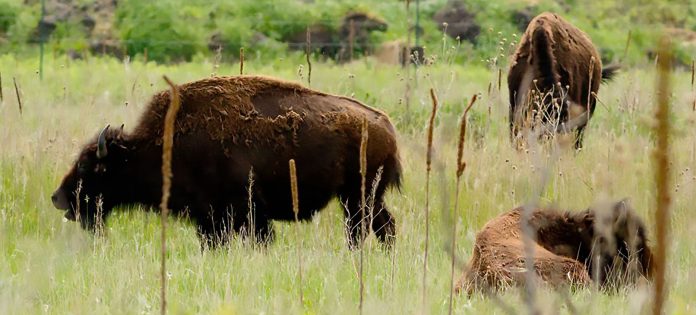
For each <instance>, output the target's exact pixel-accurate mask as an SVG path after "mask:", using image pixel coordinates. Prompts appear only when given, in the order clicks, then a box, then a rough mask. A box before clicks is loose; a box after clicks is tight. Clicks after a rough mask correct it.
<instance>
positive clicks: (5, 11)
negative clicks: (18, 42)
mask: <svg viewBox="0 0 696 315" xmlns="http://www.w3.org/2000/svg"><path fill="white" fill-rule="evenodd" d="M18 14H19V7H18V6H16V5H15V3H14V2H9V1H7V0H0V35H3V34H5V33H7V31H8V30H9V29H10V26H12V25H13V24H14V23H15V21H16V20H17V15H18Z"/></svg>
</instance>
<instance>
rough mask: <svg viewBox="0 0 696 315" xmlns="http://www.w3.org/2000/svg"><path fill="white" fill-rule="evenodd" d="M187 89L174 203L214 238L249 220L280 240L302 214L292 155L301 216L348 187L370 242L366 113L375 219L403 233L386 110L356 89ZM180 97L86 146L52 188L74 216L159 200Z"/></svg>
mask: <svg viewBox="0 0 696 315" xmlns="http://www.w3.org/2000/svg"><path fill="white" fill-rule="evenodd" d="M179 89H180V94H181V110H180V111H179V113H178V116H177V119H176V122H175V134H174V148H173V152H172V172H173V178H172V187H171V198H170V201H169V207H170V209H172V212H173V213H174V214H177V215H185V216H189V217H190V218H191V219H192V220H193V221H194V222H195V223H196V225H197V228H198V229H197V230H198V234H199V236H200V238H201V240H202V242H203V244H205V245H209V246H215V245H219V244H221V243H225V242H226V241H228V239H229V237H230V232H232V231H234V232H241V231H242V230H243V229H244V230H245V231H250V230H253V231H254V232H255V234H256V235H258V237H259V239H260V240H262V241H269V240H270V239H271V238H272V236H273V230H272V227H271V222H270V221H271V220H285V221H289V220H294V219H295V215H294V213H293V210H292V202H291V192H290V179H289V170H288V160H290V159H295V161H296V165H297V181H298V187H299V206H300V209H299V214H298V217H299V219H301V220H308V219H311V218H312V216H313V215H314V214H315V213H316V212H318V211H319V210H321V209H322V208H324V207H325V206H326V205H327V203H328V202H329V201H330V200H331V199H332V198H333V197H334V196H337V197H338V199H339V200H340V201H341V203H342V205H343V208H344V210H345V215H346V218H347V220H348V226H349V227H350V230H349V232H348V235H349V244H350V245H351V246H355V245H356V244H357V243H359V242H360V241H362V239H361V238H362V235H363V233H362V231H361V224H360V222H361V220H362V219H363V217H362V215H361V214H362V212H361V209H360V208H361V207H360V202H361V176H360V165H359V163H360V162H359V161H360V159H359V151H360V142H361V130H362V123H363V121H364V120H367V122H368V132H369V141H368V144H367V153H366V154H367V175H366V182H367V183H368V185H369V186H368V187H367V190H368V191H370V190H371V189H370V188H371V187H372V185H373V182H375V179H376V177H377V173H378V169H380V167H381V168H382V175H381V180H379V181H378V183H377V185H376V187H375V190H374V191H375V193H374V207H371V209H367V210H366V211H365V213H366V214H367V215H369V216H370V218H369V219H368V220H369V221H368V222H369V223H368V224H370V225H368V226H370V227H371V229H372V231H374V232H375V233H376V235H377V237H378V238H379V240H380V241H381V242H383V243H387V244H389V243H390V242H391V241H392V239H393V237H394V236H395V223H394V219H393V217H392V215H391V214H390V213H389V211H387V208H386V205H385V204H384V200H383V196H384V193H385V190H386V189H387V188H389V187H392V186H397V187H398V186H399V184H400V175H401V166H400V162H399V157H398V152H397V144H396V138H395V131H394V128H393V126H392V124H391V123H390V121H389V118H388V117H387V115H386V114H384V113H382V112H380V111H378V110H376V109H373V108H371V107H369V106H366V105H364V104H362V103H360V102H358V101H355V100H353V99H350V98H346V97H341V96H334V95H328V94H324V93H321V92H317V91H313V90H310V89H307V88H304V87H302V86H300V85H297V84H294V83H289V82H283V81H278V80H274V79H270V78H265V77H258V76H239V77H218V78H210V79H205V80H201V81H196V82H192V83H188V84H184V85H181V86H180V87H179ZM169 103H170V93H169V91H165V92H160V93H158V94H156V95H155V96H154V97H153V99H152V100H151V102H150V104H149V106H148V108H147V110H146V111H145V113H144V114H143V116H142V117H141V119H140V122H139V124H138V125H137V127H136V128H135V130H134V131H133V132H132V133H126V132H124V131H123V130H122V129H120V130H119V129H110V128H108V126H107V128H105V129H104V130H102V131H101V133H100V134H99V135H98V137H97V138H96V139H94V140H92V141H91V142H89V143H88V144H87V145H86V146H85V147H84V149H83V150H82V152H81V153H80V155H79V157H78V159H77V161H76V163H75V165H74V166H73V168H72V169H71V170H70V172H69V173H68V174H67V175H66V176H65V178H64V179H63V182H62V183H61V185H60V187H59V188H58V190H56V191H55V193H54V194H53V196H52V200H53V204H54V205H55V207H56V208H58V209H61V210H66V214H65V217H66V218H68V219H71V220H79V221H80V223H81V225H82V227H83V228H85V229H89V230H94V229H95V228H96V227H98V225H99V224H101V223H102V222H104V219H106V218H107V217H108V215H109V214H110V213H111V211H112V209H113V208H114V207H116V206H119V205H125V204H143V205H146V206H151V207H156V206H157V205H158V204H159V202H160V198H161V195H162V174H161V165H162V133H163V122H164V117H165V113H166V111H167V108H168V106H169ZM252 176H253V177H252ZM252 181H253V184H251V182H252ZM249 190H250V191H249ZM368 197H369V196H368ZM250 199H251V200H250ZM250 203H251V204H253V206H252V207H251V208H252V209H249V208H250V207H249V204H250ZM370 203H371V204H372V202H370Z"/></svg>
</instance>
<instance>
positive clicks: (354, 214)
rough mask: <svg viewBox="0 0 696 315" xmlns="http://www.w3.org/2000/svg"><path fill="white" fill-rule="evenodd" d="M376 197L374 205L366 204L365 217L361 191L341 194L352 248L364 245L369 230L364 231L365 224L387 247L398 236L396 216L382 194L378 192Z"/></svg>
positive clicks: (349, 242) (340, 197) (340, 198)
mask: <svg viewBox="0 0 696 315" xmlns="http://www.w3.org/2000/svg"><path fill="white" fill-rule="evenodd" d="M366 198H368V197H366ZM375 199H376V201H377V202H376V203H375V204H374V205H373V206H370V204H367V205H366V209H365V211H364V214H365V215H367V217H366V218H365V217H364V216H363V211H361V202H360V200H361V197H360V193H358V194H355V193H353V194H348V195H344V194H341V195H340V196H339V200H340V202H341V205H342V206H343V210H344V214H345V216H346V221H347V222H346V230H347V236H348V246H349V247H350V248H351V249H358V248H359V247H360V246H361V245H362V242H363V240H364V237H366V236H367V231H363V225H364V227H365V228H369V229H371V230H372V231H373V232H374V233H375V235H376V236H377V239H378V240H379V241H380V242H381V243H382V244H384V245H386V246H387V247H389V248H390V247H391V246H392V245H393V243H394V239H395V237H396V224H395V220H394V217H393V216H392V215H391V213H389V210H387V208H386V206H385V205H384V202H383V201H382V196H381V194H378V196H376V197H375Z"/></svg>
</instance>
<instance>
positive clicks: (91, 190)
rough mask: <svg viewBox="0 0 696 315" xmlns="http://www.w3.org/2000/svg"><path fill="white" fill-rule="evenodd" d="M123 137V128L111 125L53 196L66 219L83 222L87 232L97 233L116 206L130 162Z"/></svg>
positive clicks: (81, 157)
mask: <svg viewBox="0 0 696 315" xmlns="http://www.w3.org/2000/svg"><path fill="white" fill-rule="evenodd" d="M122 134H123V126H121V129H118V130H110V129H109V126H108V125H107V126H106V127H105V128H104V129H103V130H102V131H101V132H100V133H99V136H98V137H97V139H95V140H93V141H92V142H90V143H88V144H87V145H85V147H84V148H83V149H82V152H80V155H79V157H78V158H77V161H76V162H75V164H74V165H73V167H72V169H71V170H70V172H68V174H67V175H65V177H64V178H63V181H62V183H61V185H60V187H59V188H58V189H57V190H56V191H55V192H54V193H53V195H52V196H51V200H52V201H53V205H54V206H55V207H56V208H57V209H59V210H65V218H66V219H68V220H71V221H79V222H80V225H81V226H82V227H83V228H84V229H87V230H90V231H96V228H98V227H100V226H101V224H102V223H103V222H104V218H105V217H106V216H107V215H108V214H109V212H110V211H111V208H112V207H113V205H114V203H113V200H115V198H116V197H117V195H118V191H119V185H120V184H119V180H117V178H118V176H119V173H120V170H121V169H122V166H123V163H125V162H126V161H127V159H126V158H125V156H126V152H127V148H126V147H125V146H124V145H123V144H122V142H123V137H122Z"/></svg>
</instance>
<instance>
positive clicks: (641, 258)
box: [456, 201, 652, 294]
mask: <svg viewBox="0 0 696 315" xmlns="http://www.w3.org/2000/svg"><path fill="white" fill-rule="evenodd" d="M522 211H524V210H523V208H517V209H514V210H512V211H510V212H507V213H504V214H502V215H500V216H498V217H497V218H494V219H493V220H491V221H489V222H488V223H487V224H486V225H485V226H484V227H483V230H482V231H481V232H479V233H478V234H477V235H476V242H475V244H474V250H473V254H472V257H471V260H470V262H469V264H468V265H467V270H466V271H465V273H464V275H463V276H462V278H461V280H460V281H459V283H458V284H457V287H456V290H457V291H466V292H467V293H468V294H472V293H474V292H487V291H496V290H500V289H504V288H505V287H508V286H511V285H524V283H525V251H524V244H523V239H522V229H521V225H520V224H521V220H522V219H521V216H522ZM529 224H530V227H531V228H532V230H533V231H535V233H534V235H532V236H533V239H534V269H535V273H536V275H537V277H538V278H540V279H541V281H542V282H543V283H545V284H547V285H550V286H551V287H563V286H569V285H571V286H573V285H574V286H585V285H587V284H589V283H591V282H592V281H593V280H592V279H595V280H596V282H597V283H599V284H600V286H602V287H603V288H611V287H617V286H618V285H620V284H622V283H631V282H633V281H634V280H635V279H636V278H637V276H645V277H649V276H650V275H651V270H652V259H651V258H652V254H651V251H650V248H649V247H648V245H647V243H646V242H647V237H646V229H645V226H644V224H643V222H642V220H641V219H640V218H639V217H638V216H637V215H636V214H635V213H634V211H633V210H632V209H631V208H629V206H628V205H627V204H626V202H625V201H621V202H618V203H616V204H614V205H612V207H611V211H608V212H606V213H603V212H601V211H595V210H592V209H587V210H584V211H581V212H574V213H572V212H558V211H555V210H550V209H536V210H534V211H533V212H532V215H531V218H530V220H529Z"/></svg>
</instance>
